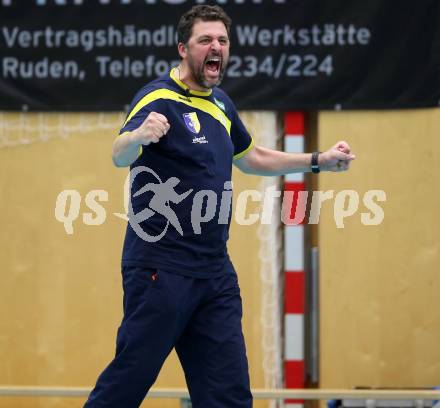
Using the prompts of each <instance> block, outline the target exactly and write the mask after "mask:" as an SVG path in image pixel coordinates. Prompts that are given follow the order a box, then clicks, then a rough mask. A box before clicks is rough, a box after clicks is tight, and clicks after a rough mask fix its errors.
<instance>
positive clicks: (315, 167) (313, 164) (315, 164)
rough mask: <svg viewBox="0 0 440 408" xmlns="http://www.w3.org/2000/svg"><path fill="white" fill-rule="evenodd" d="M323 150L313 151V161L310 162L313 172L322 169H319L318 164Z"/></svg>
mask: <svg viewBox="0 0 440 408" xmlns="http://www.w3.org/2000/svg"><path fill="white" fill-rule="evenodd" d="M319 153H321V152H313V153H312V162H311V163H310V168H311V169H312V173H319V172H320V171H321V170H320V169H319V164H318V156H319Z"/></svg>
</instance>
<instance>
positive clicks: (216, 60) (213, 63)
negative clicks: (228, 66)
mask: <svg viewBox="0 0 440 408" xmlns="http://www.w3.org/2000/svg"><path fill="white" fill-rule="evenodd" d="M220 66H221V60H220V57H209V58H207V59H206V61H205V67H206V69H207V70H208V71H209V72H211V73H217V72H219V71H220Z"/></svg>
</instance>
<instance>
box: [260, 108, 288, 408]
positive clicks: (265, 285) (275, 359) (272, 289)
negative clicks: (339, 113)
mask: <svg viewBox="0 0 440 408" xmlns="http://www.w3.org/2000/svg"><path fill="white" fill-rule="evenodd" d="M256 119H257V122H258V129H261V131H260V132H259V134H260V137H259V143H260V144H261V145H262V146H264V147H268V148H270V149H279V147H280V145H281V144H282V143H281V142H282V137H283V134H282V131H281V128H280V122H279V120H277V119H278V118H277V115H276V113H274V112H259V113H258V114H256ZM259 189H260V191H261V192H262V193H263V192H265V191H268V189H275V191H281V178H280V177H263V178H262V181H261V183H260V186H259ZM280 211H281V208H280V200H274V208H273V211H272V216H271V220H270V222H269V223H268V224H263V223H260V224H259V227H258V238H259V241H260V251H259V258H260V265H261V267H260V268H261V269H260V280H261V287H262V294H261V325H262V333H263V336H262V339H261V342H262V343H261V345H262V350H263V371H264V386H265V387H266V388H282V387H283V355H282V321H283V287H284V284H283V279H282V276H283V275H282V272H283V270H282V267H283V265H282V259H283V257H282V251H283V240H282V225H281V218H280ZM282 405H283V402H282V401H271V402H270V403H269V407H270V408H276V407H281V406H282Z"/></svg>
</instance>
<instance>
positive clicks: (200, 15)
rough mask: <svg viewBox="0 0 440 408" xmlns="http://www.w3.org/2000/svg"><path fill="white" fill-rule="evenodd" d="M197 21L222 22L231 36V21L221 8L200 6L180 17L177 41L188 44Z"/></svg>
mask: <svg viewBox="0 0 440 408" xmlns="http://www.w3.org/2000/svg"><path fill="white" fill-rule="evenodd" d="M197 20H201V21H221V22H222V23H223V24H224V25H225V27H226V31H227V33H228V36H229V32H230V29H231V19H230V17H229V16H228V15H227V14H226V12H225V11H224V10H223V9H222V8H221V7H220V6H208V5H198V6H193V7H192V8H191V9H190V10H188V11H187V12H186V13H184V14H183V15H182V17H180V20H179V24H177V41H178V42H179V43H183V44H186V43H187V42H188V40H189V39H190V37H191V35H192V28H193V26H194V23H195V22H196V21H197Z"/></svg>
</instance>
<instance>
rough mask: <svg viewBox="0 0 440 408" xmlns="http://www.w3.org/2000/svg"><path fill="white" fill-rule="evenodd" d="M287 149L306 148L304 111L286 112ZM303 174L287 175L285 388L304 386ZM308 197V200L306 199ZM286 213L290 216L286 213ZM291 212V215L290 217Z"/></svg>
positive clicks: (289, 405) (293, 407) (293, 406)
mask: <svg viewBox="0 0 440 408" xmlns="http://www.w3.org/2000/svg"><path fill="white" fill-rule="evenodd" d="M284 130H285V139H284V151H286V152H289V153H303V152H304V113H303V112H287V113H286V114H285V116H284ZM305 190H306V189H305V183H304V174H303V173H294V174H288V175H287V176H286V177H285V178H284V191H285V192H289V191H291V192H294V199H293V202H292V206H291V208H288V209H286V211H288V212H289V214H286V213H285V219H289V218H290V219H291V220H293V222H288V223H287V224H286V225H285V227H284V254H285V255H284V266H285V295H284V296H285V302H284V313H285V315H284V319H285V333H284V376H285V387H286V388H304V385H305V362H304V304H305V303H304V293H305V287H304V282H305V280H304V224H303V222H304V220H302V219H301V216H300V217H299V219H300V222H299V223H297V221H296V220H295V210H296V213H297V214H298V212H299V211H303V210H304V209H305V208H304V206H305V204H306V202H304V200H301V202H300V203H299V204H298V195H299V192H300V191H305ZM305 201H306V200H305ZM286 215H287V217H286ZM289 216H290V217H289ZM285 403H286V405H285V407H286V408H302V407H303V401H297V400H286V401H285Z"/></svg>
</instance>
